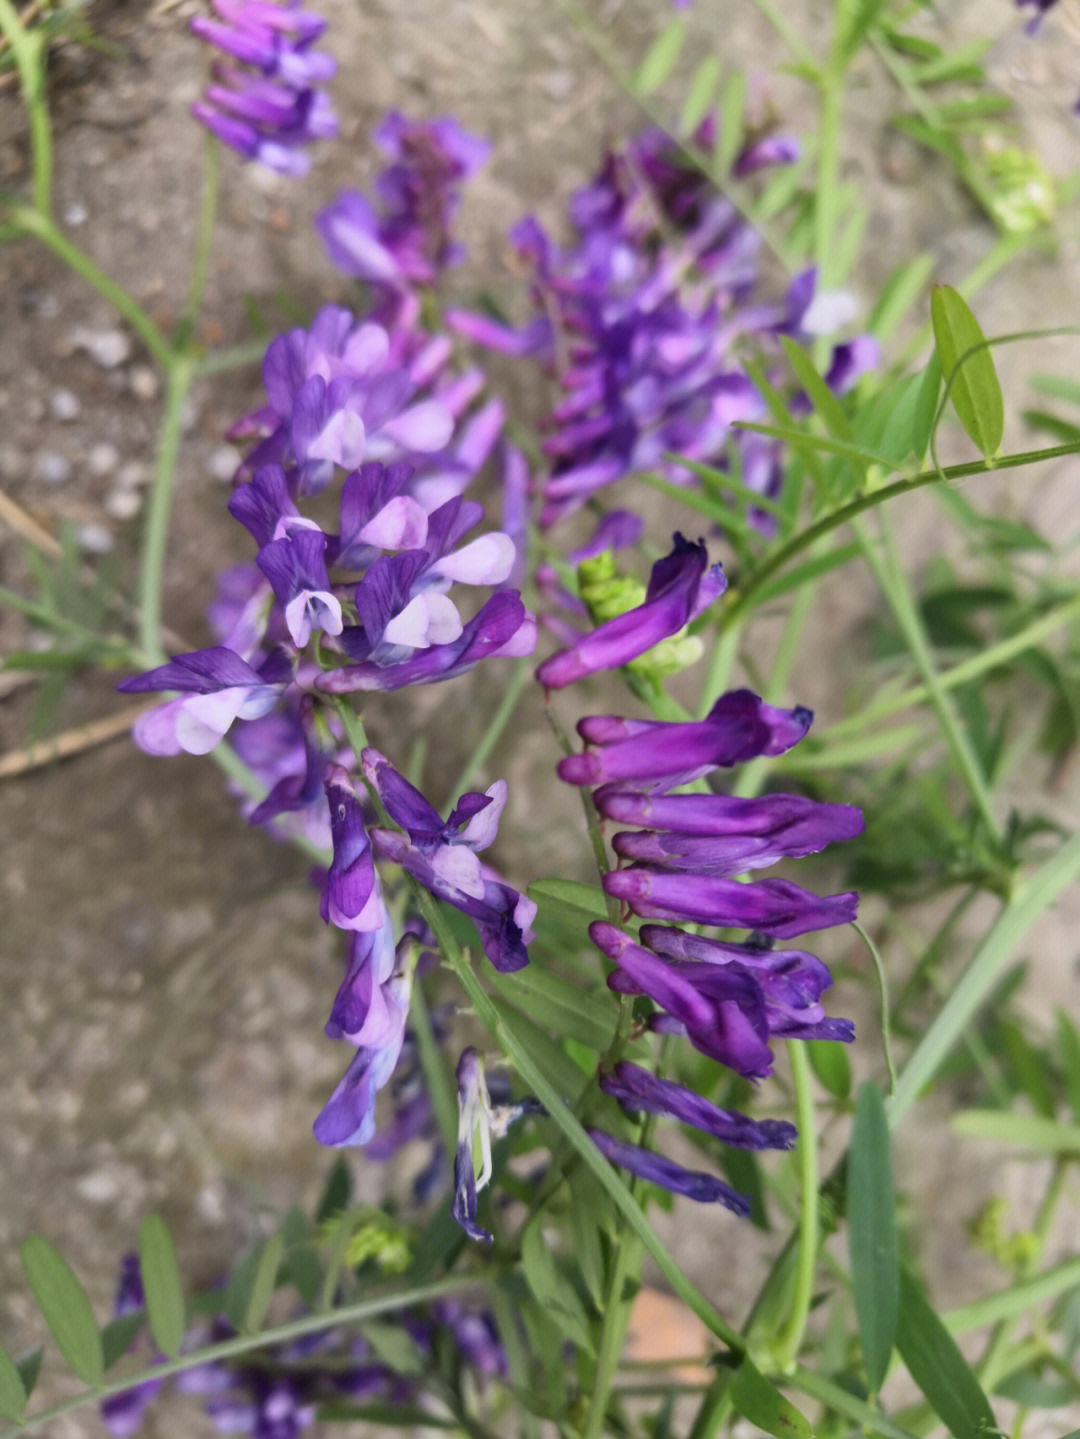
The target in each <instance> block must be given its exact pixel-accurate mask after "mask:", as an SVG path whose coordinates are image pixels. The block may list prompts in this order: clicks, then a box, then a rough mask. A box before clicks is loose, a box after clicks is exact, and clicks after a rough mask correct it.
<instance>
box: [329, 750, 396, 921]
mask: <svg viewBox="0 0 1080 1439" xmlns="http://www.w3.org/2000/svg"><path fill="white" fill-rule="evenodd" d="M323 784H324V786H325V788H326V798H327V802H328V803H329V806H330V832H331V834H332V836H333V842H334V857H333V859H332V861H331V863H330V868H329V870H328V872H327V875H326V882H325V884H324V886H323V893H322V901H321V904H320V913H321V914H322V917H323V920H324V922H325V923H327V924H331V923H332V924H335V925H337V927H338V928H339V929H358V930H379V929H382V927H383V925H384V924H385V922H386V909H385V906H384V904H383V901H382V894H381V893H380V889H379V881H378V876H377V875H376V873H375V859H374V856H373V855H372V853H371V845H370V844H369V843H368V836H367V830H366V829H365V827H364V812H363V807H362V806H361V803H360V799H359V796H358V795H357V793H356V788H355V786H354V785H353V782H352V780H351V779H350V778H349V775H348V772H347V771H346V770H345V769H343V768H342V766H341V765H338V764H331V765H328V766H327V769H326V773H325V775H324V778H323Z"/></svg>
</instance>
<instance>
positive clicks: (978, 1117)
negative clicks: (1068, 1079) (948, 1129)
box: [952, 1109, 1080, 1154]
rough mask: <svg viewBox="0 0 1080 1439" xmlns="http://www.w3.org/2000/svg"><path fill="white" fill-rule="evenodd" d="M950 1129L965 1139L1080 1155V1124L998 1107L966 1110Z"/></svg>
mask: <svg viewBox="0 0 1080 1439" xmlns="http://www.w3.org/2000/svg"><path fill="white" fill-rule="evenodd" d="M952 1127H953V1130H954V1131H955V1132H956V1133H957V1134H960V1135H962V1136H963V1137H964V1138H965V1139H994V1140H997V1141H998V1142H999V1143H1002V1144H1018V1145H1020V1147H1021V1148H1023V1149H1033V1150H1036V1151H1038V1152H1039V1153H1040V1154H1080V1125H1076V1124H1063V1123H1060V1122H1059V1121H1058V1120H1056V1119H1044V1118H1042V1117H1041V1116H1038V1115H1033V1114H1007V1113H1004V1112H1003V1111H1001V1110H998V1109H968V1110H966V1111H965V1112H964V1113H963V1114H958V1115H956V1116H955V1118H954V1119H953V1122H952Z"/></svg>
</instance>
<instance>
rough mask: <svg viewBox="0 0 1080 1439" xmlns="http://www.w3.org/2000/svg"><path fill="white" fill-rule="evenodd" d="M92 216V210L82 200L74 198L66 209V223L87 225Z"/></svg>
mask: <svg viewBox="0 0 1080 1439" xmlns="http://www.w3.org/2000/svg"><path fill="white" fill-rule="evenodd" d="M89 218H90V211H89V210H88V209H87V208H86V206H85V205H84V204H83V202H82V201H81V200H72V202H71V204H70V205H69V206H68V207H67V209H66V210H65V211H64V224H65V225H85V224H86V222H87V220H88V219H89Z"/></svg>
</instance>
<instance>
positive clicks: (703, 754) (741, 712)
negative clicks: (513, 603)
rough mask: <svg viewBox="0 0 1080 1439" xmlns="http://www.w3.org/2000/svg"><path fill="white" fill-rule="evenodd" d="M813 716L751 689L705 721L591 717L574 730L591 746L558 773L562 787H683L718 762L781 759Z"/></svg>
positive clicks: (723, 702)
mask: <svg viewBox="0 0 1080 1439" xmlns="http://www.w3.org/2000/svg"><path fill="white" fill-rule="evenodd" d="M812 719H813V714H812V713H811V711H810V710H808V709H805V708H803V707H802V706H797V707H796V708H795V709H793V710H784V709H777V708H776V707H775V706H773V705H768V704H766V703H765V702H764V701H763V700H762V699H760V698H759V696H758V695H755V694H753V693H752V692H751V691H750V690H731V691H729V692H728V693H727V694H725V695H721V697H720V698H719V699H718V700H717V702H716V704H715V705H713V707H712V709H711V710H710V711H709V714H708V715H707V716H706V718H705V719H703V720H698V721H696V722H688V723H672V722H667V721H659V720H624V719H620V718H618V717H617V716H597V717H592V718H589V719H585V720H582V721H580V722H579V724H578V727H577V728H578V733H579V734H580V735H581V737H582V739H584V740H585V741H586V743H587V744H590V745H592V746H594V748H592V749H588V750H586V751H585V753H584V754H579V755H567V756H566V758H565V759H562V760H560V761H559V765H558V773H559V777H560V779H563V780H565V781H566V782H567V784H582V785H601V784H608V783H613V782H617V783H623V782H625V781H633V782H638V783H640V782H648V783H656V784H659V783H660V782H663V783H664V785H665V787H670V786H672V785H675V784H685V783H687V782H688V781H689V780H691V779H696V778H698V777H699V776H701V775H704V774H708V773H709V771H710V770H712V769H715V768H716V767H717V766H718V765H722V766H725V767H728V766H731V765H736V764H740V763H742V762H743V761H745V760H749V759H755V758H757V757H758V756H759V755H778V754H784V753H785V752H786V751H787V750H789V749H791V747H792V746H793V745H795V744H798V742H799V740H801V739H802V737H803V735H805V734H806V732H807V730H808V729H809V728H810V722H811V720H812Z"/></svg>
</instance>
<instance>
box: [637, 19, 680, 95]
mask: <svg viewBox="0 0 1080 1439" xmlns="http://www.w3.org/2000/svg"><path fill="white" fill-rule="evenodd" d="M685 39H686V23H685V22H684V21H683V20H672V21H671V22H670V24H668V25H666V26H665V27H664V29H663V30H661V31H660V34H659V35H657V37H656V39H655V40H654V41H653V42H652V44H651V45H650V46H649V50H648V53H647V54H646V56H645V59H644V60H642V62H641V65H640V66H639V68H638V71H637V74H636V75H635V76H634V77H633V79H632V80H631V82H630V87H631V89H632V90H633V91H634V94H635V95H638V96H642V95H651V94H652V93H653V91H654V90H658V89H659V88H660V86H661V85H662V84H663V83H664V81H665V80H666V79H667V77H668V76H669V75H670V74H671V72H672V70H673V69H674V68H675V62H676V60H678V58H679V52H680V51H681V50H682V47H683V41H684V40H685Z"/></svg>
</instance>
